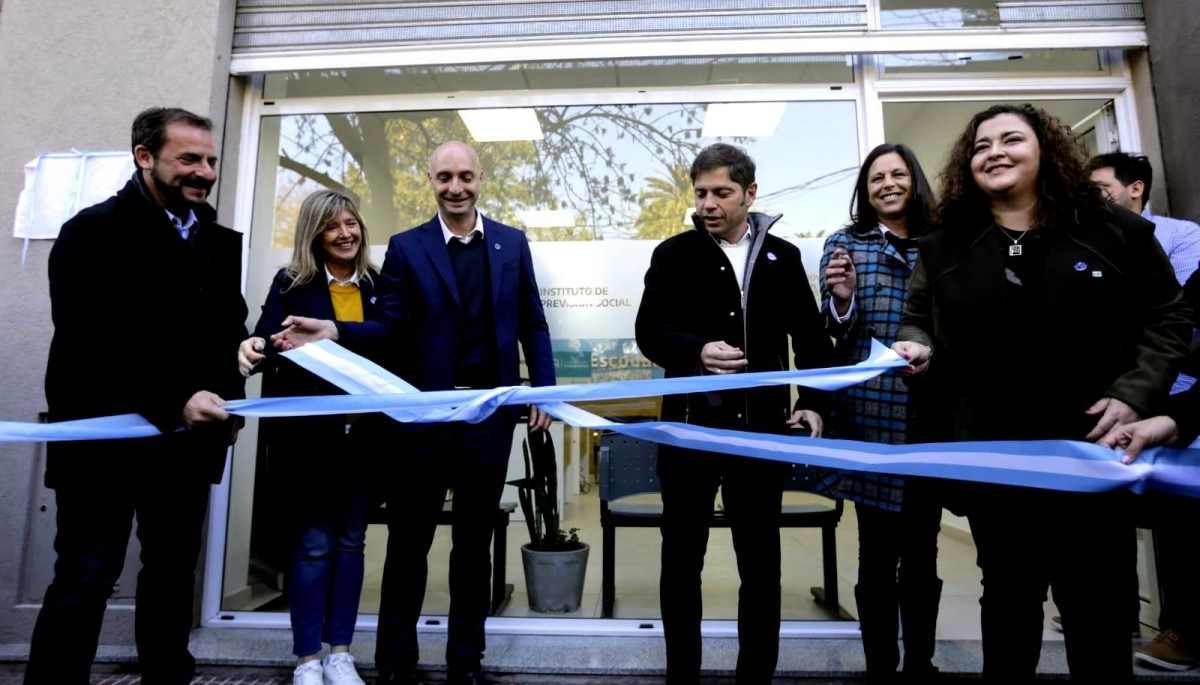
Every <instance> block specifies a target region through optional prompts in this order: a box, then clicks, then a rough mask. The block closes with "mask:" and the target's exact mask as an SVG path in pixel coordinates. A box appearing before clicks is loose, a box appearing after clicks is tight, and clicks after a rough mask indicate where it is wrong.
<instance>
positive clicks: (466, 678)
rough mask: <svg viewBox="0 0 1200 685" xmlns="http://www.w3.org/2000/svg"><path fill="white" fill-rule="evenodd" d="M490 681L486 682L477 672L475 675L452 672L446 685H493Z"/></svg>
mask: <svg viewBox="0 0 1200 685" xmlns="http://www.w3.org/2000/svg"><path fill="white" fill-rule="evenodd" d="M491 682H492V681H490V680H486V679H484V677H483V674H482V673H480V672H478V671H475V672H473V673H456V672H453V671H452V672H451V673H450V675H449V677H447V678H446V685H491Z"/></svg>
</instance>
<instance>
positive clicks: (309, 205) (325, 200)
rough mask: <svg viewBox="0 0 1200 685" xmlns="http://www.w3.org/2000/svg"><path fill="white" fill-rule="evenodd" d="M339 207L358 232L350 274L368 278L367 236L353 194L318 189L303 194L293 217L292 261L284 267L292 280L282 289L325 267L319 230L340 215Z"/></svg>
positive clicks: (306, 279)
mask: <svg viewBox="0 0 1200 685" xmlns="http://www.w3.org/2000/svg"><path fill="white" fill-rule="evenodd" d="M343 211H349V212H350V214H351V215H353V216H354V219H355V221H357V222H358V230H359V231H360V233H361V234H362V240H361V241H360V242H359V246H358V255H357V256H356V257H355V258H354V275H355V276H357V277H358V278H360V279H363V278H365V279H367V280H368V281H370V280H371V272H370V268H371V267H372V264H371V250H370V245H371V241H370V239H369V238H368V237H367V225H366V224H364V223H363V220H362V215H360V214H359V213H358V207H357V206H356V205H355V204H354V198H352V197H350V196H349V195H347V194H346V193H344V192H342V191H340V190H318V191H317V192H315V193H313V194H311V195H309V196H308V197H306V198H304V204H302V205H300V215H299V216H298V217H297V218H296V237H295V241H294V245H293V246H292V261H291V262H289V263H288V265H287V267H285V271H286V272H287V275H288V277H290V278H291V279H292V283H291V285H289V286H288V287H287V289H286V290H290V289H292V288H293V287H295V286H298V285H305V284H306V283H308V282H310V281H312V280H313V279H314V278H316V277H318V276H319V275H321V272H322V271H323V270H324V269H325V248H324V246H322V245H321V241H320V238H321V233H323V232H324V231H325V227H326V226H327V225H328V224H329V222H331V221H335V220H337V219H338V218H339V217H341V215H342V212H343ZM286 290H285V292H286Z"/></svg>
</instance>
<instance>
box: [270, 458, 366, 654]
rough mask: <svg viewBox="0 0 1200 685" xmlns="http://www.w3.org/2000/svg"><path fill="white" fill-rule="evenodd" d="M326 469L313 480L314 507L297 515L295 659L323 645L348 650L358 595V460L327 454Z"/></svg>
mask: <svg viewBox="0 0 1200 685" xmlns="http://www.w3.org/2000/svg"><path fill="white" fill-rule="evenodd" d="M342 455H345V456H342ZM334 457H336V459H335V458H334ZM326 468H327V469H328V470H327V471H324V472H317V473H314V474H313V476H314V484H315V487H314V490H315V492H313V493H312V494H313V495H315V499H314V501H312V502H306V503H304V504H301V505H300V506H299V507H297V512H296V513H297V516H298V517H299V526H298V528H297V530H296V538H295V546H294V547H293V550H292V558H291V566H290V568H289V572H288V606H289V611H290V614H291V619H292V638H293V644H294V646H293V652H294V653H295V655H296V656H298V657H305V656H312V655H313V654H316V653H317V652H320V651H321V642H322V641H324V642H325V643H327V644H329V645H349V644H350V641H351V639H352V638H353V637H354V623H355V621H356V620H357V619H358V601H359V597H360V596H361V594H362V585H363V548H364V547H365V545H366V538H367V523H366V515H365V510H364V506H365V500H366V496H365V477H364V472H363V466H362V459H361V458H360V457H358V456H357V455H355V454H354V451H352V450H345V451H344V452H342V454H337V453H331V454H330V459H329V462H328V466H327V467H326ZM316 486H319V489H317V487H316ZM302 499H303V498H302Z"/></svg>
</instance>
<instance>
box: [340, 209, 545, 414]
mask: <svg viewBox="0 0 1200 685" xmlns="http://www.w3.org/2000/svg"><path fill="white" fill-rule="evenodd" d="M483 241H484V244H485V246H486V248H487V255H488V267H489V270H490V272H491V293H492V311H493V314H494V317H495V322H496V350H497V352H498V354H499V360H500V382H501V384H502V385H519V384H520V382H521V368H520V355H519V353H518V350H517V344H518V343H520V345H521V348H522V349H523V350H524V351H525V362H526V365H527V368H528V369H529V380H530V382H531V383H532V384H533V385H535V386H541V385H554V382H555V381H554V356H553V352H552V351H551V348H550V331H549V328H548V327H547V326H546V315H545V313H544V312H543V311H542V300H541V297H540V295H539V294H538V285H537V279H536V278H534V274H533V257H532V255H531V254H530V252H529V242H528V241H527V240H526V239H525V234H524V233H523V232H522V231H519V230H517V229H515V228H512V227H509V226H505V225H504V224H500V223H496V222H495V221H492V220H491V219H488V218H487V217H484V219H483ZM375 296H376V303H375V307H374V308H373V310H372V312H371V313H370V314H368V316H369V319H368V320H367V321H364V322H363V323H347V322H339V323H338V341H339V342H340V343H342V344H344V345H345V346H346V347H348V348H350V349H351V350H354V351H364V352H365V351H367V350H370V349H380V350H381V353H380V354H379V356H378V359H377V361H379V363H381V364H383V365H384V366H385V367H387V368H388V369H390V370H391V371H393V372H394V373H396V374H397V375H399V376H400V377H401V378H403V379H404V380H406V381H408V382H409V383H412V384H413V385H414V386H416V387H417V388H418V389H420V390H448V389H450V388H451V387H452V384H453V379H454V367H455V362H456V360H455V354H456V353H457V351H458V331H457V329H456V326H455V320H456V316H455V312H456V311H457V310H458V307H459V300H458V287H457V282H456V280H455V277H454V267H453V266H452V265H451V263H450V252H449V250H448V249H447V248H446V241H445V238H444V236H443V235H442V228H441V224H440V223H439V222H438V218H437V217H436V216H434V217H433V218H432V219H431V220H430V221H428V222H426V223H425V224H423V225H421V226H417V227H416V228H413V229H411V230H408V231H404V232H403V233H398V234H396V235H394V236H392V239H391V240H390V241H389V242H388V250H387V256H386V257H385V258H384V262H383V269H382V270H381V272H380V279H379V284H378V287H377V288H376V290H375ZM381 344H382V346H381Z"/></svg>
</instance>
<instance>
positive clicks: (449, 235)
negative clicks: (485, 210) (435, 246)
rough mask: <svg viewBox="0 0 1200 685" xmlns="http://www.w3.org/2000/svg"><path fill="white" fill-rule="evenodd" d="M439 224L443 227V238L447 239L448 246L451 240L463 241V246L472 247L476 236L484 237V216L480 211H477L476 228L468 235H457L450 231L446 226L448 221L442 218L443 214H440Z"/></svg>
mask: <svg viewBox="0 0 1200 685" xmlns="http://www.w3.org/2000/svg"><path fill="white" fill-rule="evenodd" d="M437 218H438V223H439V224H441V225H442V237H443V238H445V239H446V244H447V245H449V244H450V241H451V240H458V241H461V242H462V244H463V245H470V244H471V241H472V240H474V239H475V236H479V237H480V238H482V237H483V214H481V213H480V212H479V210H478V209H476V210H475V228H472V229H471V232H470V233H468V234H466V235H457V234H455V233H454V232H453V231H451V230H450V227H449V226H447V225H446V220H445V219H443V218H442V213H441V212H438V215H437Z"/></svg>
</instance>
